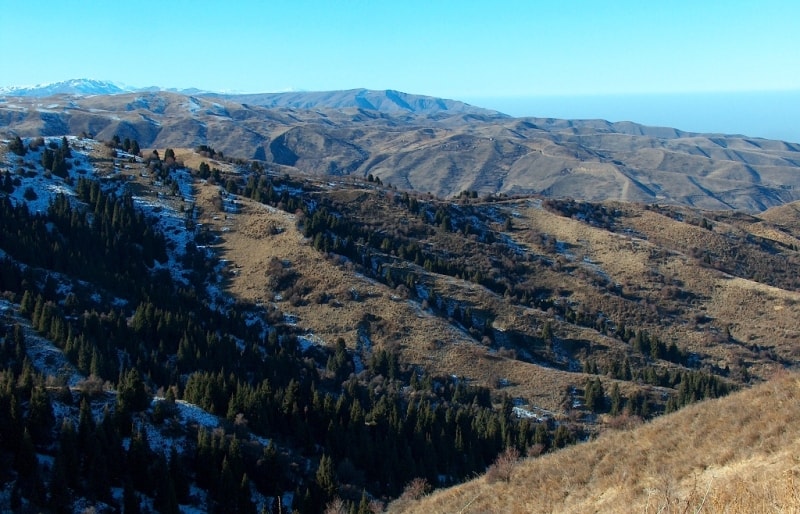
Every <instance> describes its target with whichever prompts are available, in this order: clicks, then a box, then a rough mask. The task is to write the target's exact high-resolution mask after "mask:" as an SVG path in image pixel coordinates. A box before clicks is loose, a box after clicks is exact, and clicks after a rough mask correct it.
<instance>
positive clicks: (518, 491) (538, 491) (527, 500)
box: [389, 374, 800, 514]
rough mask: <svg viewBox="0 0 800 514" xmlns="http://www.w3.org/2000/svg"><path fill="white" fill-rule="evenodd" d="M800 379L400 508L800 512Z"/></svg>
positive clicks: (612, 435) (785, 378) (787, 378)
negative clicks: (498, 479)
mask: <svg viewBox="0 0 800 514" xmlns="http://www.w3.org/2000/svg"><path fill="white" fill-rule="evenodd" d="M798 427H800V377H798V376H797V375H796V374H783V375H781V376H778V377H776V378H774V379H773V380H771V381H769V382H767V383H764V384H761V385H759V386H757V387H755V388H753V389H751V390H747V391H743V392H740V393H736V394H734V395H732V396H729V397H727V398H724V399H719V400H713V401H708V402H704V403H700V404H695V405H693V406H690V407H687V408H686V409H683V410H681V411H679V412H677V413H674V414H671V415H668V416H664V417H661V418H659V419H657V420H655V421H653V422H651V423H649V424H646V425H642V426H640V427H639V428H636V429H634V430H632V431H614V432H606V433H604V434H603V435H601V436H599V437H598V438H597V439H595V440H594V441H591V442H589V443H585V444H580V445H578V446H575V447H572V448H568V449H565V450H561V451H559V452H556V453H553V454H549V455H547V456H544V457H541V458H538V459H529V460H525V461H522V462H520V463H519V464H518V465H517V468H516V469H515V471H514V472H513V474H512V478H511V480H510V482H509V483H504V482H495V483H492V484H489V483H488V482H487V480H486V479H485V478H484V477H481V478H478V479H476V480H473V481H471V482H468V483H466V484H463V485H460V486H456V487H453V488H450V489H445V490H441V491H437V492H435V493H433V494H432V495H430V496H428V497H425V498H423V499H422V500H420V501H419V502H407V501H404V502H398V503H396V504H394V505H392V506H390V509H389V511H390V512H406V513H426V514H430V513H455V512H463V513H483V512H494V513H499V512H506V513H523V512H525V513H534V512H553V513H555V512H570V513H581V512H593V513H600V512H611V513H615V512H642V513H651V512H652V513H656V512H669V513H683V512H693V513H699V512H704V513H711V512H726V513H760V512H797V511H798V510H799V509H800V484H798V483H797V481H798V477H800V437H798V436H800V428H798Z"/></svg>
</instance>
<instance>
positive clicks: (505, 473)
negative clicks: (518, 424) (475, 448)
mask: <svg viewBox="0 0 800 514" xmlns="http://www.w3.org/2000/svg"><path fill="white" fill-rule="evenodd" d="M518 461H519V450H517V449H516V448H514V447H509V448H506V449H505V451H504V452H503V453H501V454H500V455H498V456H497V459H496V460H495V461H494V464H492V465H491V466H489V469H487V470H486V480H487V481H488V482H489V483H490V484H493V483H495V482H501V481H502V482H510V481H511V474H512V473H513V472H514V468H515V467H516V465H517V462H518Z"/></svg>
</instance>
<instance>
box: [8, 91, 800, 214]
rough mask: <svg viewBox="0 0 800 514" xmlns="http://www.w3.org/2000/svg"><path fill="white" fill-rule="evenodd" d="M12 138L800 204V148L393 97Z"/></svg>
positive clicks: (13, 120)
mask: <svg viewBox="0 0 800 514" xmlns="http://www.w3.org/2000/svg"><path fill="white" fill-rule="evenodd" d="M259 102H260V103H263V104H266V105H268V106H269V107H264V106H260V105H257V104H258V103H259ZM310 109H313V110H310ZM0 125H2V126H4V127H6V130H7V131H9V132H11V133H16V134H19V135H23V136H26V135H27V136H35V135H61V134H64V133H71V134H79V133H87V134H92V135H94V136H96V137H97V138H99V139H104V140H108V139H110V138H111V137H113V136H114V135H118V136H120V137H122V138H125V137H127V138H131V139H136V140H137V141H138V142H139V144H140V146H141V147H143V148H146V147H162V148H163V147H190V148H191V147H196V146H199V145H208V146H211V147H212V148H215V149H216V150H218V151H221V152H223V153H224V154H225V155H228V156H235V157H239V158H245V159H257V160H260V161H263V162H264V163H266V164H275V165H281V166H285V167H287V168H288V169H293V170H297V171H301V172H304V173H307V174H310V175H318V176H323V175H335V176H336V175H354V176H358V177H363V178H366V177H368V176H369V175H373V176H375V177H378V178H380V179H381V181H382V182H383V183H385V184H390V185H392V186H395V187H397V188H400V189H404V190H414V191H420V192H431V193H433V194H435V195H437V196H441V197H451V196H455V195H458V194H460V193H461V192H462V191H475V192H477V193H478V194H479V195H481V196H487V195H494V194H506V195H524V194H534V193H535V194H543V195H546V196H551V197H559V198H560V197H573V198H581V199H585V200H591V201H602V200H608V199H613V200H623V201H634V202H645V203H667V204H682V205H689V206H694V207H699V208H704V209H715V210H728V209H740V210H745V211H748V212H760V211H763V210H765V209H768V208H770V207H774V206H778V205H782V204H784V203H788V202H791V201H796V200H800V173H797V171H798V169H799V168H800V146H798V145H794V144H790V143H784V142H780V141H769V140H763V139H756V138H747V137H743V136H725V135H719V134H693V133H684V132H681V131H677V130H674V129H669V128H660V127H644V126H641V125H636V124H633V123H609V122H604V121H601V120H582V121H581V120H572V121H569V120H553V119H539V118H525V119H515V118H508V117H506V116H503V115H499V114H498V113H494V112H491V111H484V110H480V109H473V108H471V107H469V106H466V105H463V104H460V105H459V104H453V103H448V102H447V101H444V100H438V99H429V98H426V97H417V96H414V95H404V94H400V93H397V94H395V93H394V92H373V91H365V90H353V91H346V92H329V93H285V94H282V95H251V96H248V97H246V98H245V97H242V96H230V97H226V96H220V95H216V96H208V95H183V94H178V93H169V92H138V93H128V94H118V95H107V96H103V95H100V96H89V97H68V98H67V97H52V98H49V99H41V98H35V99H27V98H21V97H6V98H4V99H0Z"/></svg>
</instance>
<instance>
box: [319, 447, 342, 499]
mask: <svg viewBox="0 0 800 514" xmlns="http://www.w3.org/2000/svg"><path fill="white" fill-rule="evenodd" d="M315 476H316V480H317V485H319V487H320V489H322V491H323V493H324V494H325V496H326V498H333V496H334V494H336V490H337V485H336V474H335V473H334V471H333V460H332V459H331V458H330V457H329V456H328V455H326V454H323V455H322V458H321V459H320V461H319V467H318V468H317V473H316V475H315Z"/></svg>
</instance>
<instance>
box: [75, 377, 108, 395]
mask: <svg viewBox="0 0 800 514" xmlns="http://www.w3.org/2000/svg"><path fill="white" fill-rule="evenodd" d="M110 388H111V385H110V384H109V383H108V382H103V379H102V378H100V377H98V376H97V375H89V377H88V378H86V379H84V380H81V381H80V382H78V384H77V385H76V386H75V389H77V390H79V391H81V392H82V393H83V394H85V395H88V396H90V397H95V396H100V395H102V394H103V393H105V392H106V391H107V390H109V389H110Z"/></svg>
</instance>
